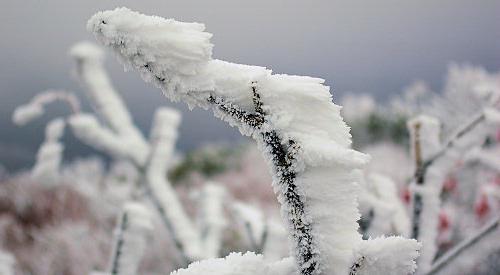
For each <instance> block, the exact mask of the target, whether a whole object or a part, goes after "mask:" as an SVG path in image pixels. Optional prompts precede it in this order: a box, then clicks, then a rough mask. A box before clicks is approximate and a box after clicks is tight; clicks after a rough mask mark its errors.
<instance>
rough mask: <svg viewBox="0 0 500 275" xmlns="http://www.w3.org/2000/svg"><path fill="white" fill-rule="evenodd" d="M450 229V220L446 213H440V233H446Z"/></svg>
mask: <svg viewBox="0 0 500 275" xmlns="http://www.w3.org/2000/svg"><path fill="white" fill-rule="evenodd" d="M448 228H450V218H449V217H448V215H446V213H445V212H443V211H441V212H439V231H440V232H441V231H446V230H447V229H448Z"/></svg>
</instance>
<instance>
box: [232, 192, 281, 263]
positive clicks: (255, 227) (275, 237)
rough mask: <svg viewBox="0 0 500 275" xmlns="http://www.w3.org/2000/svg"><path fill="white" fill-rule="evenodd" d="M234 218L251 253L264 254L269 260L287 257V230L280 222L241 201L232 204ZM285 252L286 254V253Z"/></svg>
mask: <svg viewBox="0 0 500 275" xmlns="http://www.w3.org/2000/svg"><path fill="white" fill-rule="evenodd" d="M231 210H232V212H233V216H234V217H235V219H236V221H237V222H238V224H239V226H240V227H241V228H243V229H242V230H241V231H243V232H244V233H245V240H246V242H247V244H248V247H250V248H251V251H254V252H256V253H257V254H263V255H264V257H265V258H266V259H268V260H273V261H275V260H279V259H281V258H283V257H284V256H285V255H286V250H284V248H286V247H285V246H284V243H286V241H287V240H286V230H285V228H284V227H283V225H282V222H281V221H280V220H275V219H274V217H272V216H266V215H265V214H264V213H263V211H262V209H260V208H259V207H256V206H254V205H251V204H248V203H244V202H241V201H233V202H232V203H231ZM284 252H285V253H284Z"/></svg>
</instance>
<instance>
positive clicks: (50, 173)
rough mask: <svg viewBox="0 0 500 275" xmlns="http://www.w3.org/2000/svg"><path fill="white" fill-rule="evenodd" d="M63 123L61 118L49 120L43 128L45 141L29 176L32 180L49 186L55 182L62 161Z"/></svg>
mask: <svg viewBox="0 0 500 275" xmlns="http://www.w3.org/2000/svg"><path fill="white" fill-rule="evenodd" d="M64 127H65V122H64V120H63V119H62V118H55V119H53V120H51V121H50V122H49V123H48V124H47V126H46V127H45V140H44V141H43V143H42V145H40V148H39V149H38V153H37V155H36V162H35V166H34V167H33V169H32V171H31V174H32V177H33V178H34V179H37V180H40V181H41V182H43V183H46V184H49V183H54V182H57V180H58V179H59V170H60V165H61V161H62V152H63V149H64V145H63V144H62V143H61V142H60V139H61V137H62V135H63V133H64Z"/></svg>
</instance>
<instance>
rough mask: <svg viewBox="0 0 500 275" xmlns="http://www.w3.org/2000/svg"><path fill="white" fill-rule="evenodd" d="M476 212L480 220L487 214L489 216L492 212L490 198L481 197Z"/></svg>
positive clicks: (475, 208)
mask: <svg viewBox="0 0 500 275" xmlns="http://www.w3.org/2000/svg"><path fill="white" fill-rule="evenodd" d="M474 210H475V211H476V215H477V216H478V217H479V218H483V217H484V216H486V214H488V212H490V205H489V204H488V198H487V197H486V195H484V194H483V195H481V198H480V199H479V201H478V202H477V203H476V205H475V207H474Z"/></svg>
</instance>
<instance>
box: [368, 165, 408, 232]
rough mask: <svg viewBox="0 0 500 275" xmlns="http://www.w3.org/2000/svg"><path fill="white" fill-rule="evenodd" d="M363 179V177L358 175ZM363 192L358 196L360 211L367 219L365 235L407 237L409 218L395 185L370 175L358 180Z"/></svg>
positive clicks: (377, 175)
mask: <svg viewBox="0 0 500 275" xmlns="http://www.w3.org/2000/svg"><path fill="white" fill-rule="evenodd" d="M360 176H361V177H364V176H363V175H360ZM360 183H361V187H362V190H363V192H361V194H360V199H359V200H360V210H361V213H362V214H363V216H365V217H367V221H366V222H367V223H368V224H365V226H367V227H366V228H365V230H366V232H365V233H366V235H368V236H370V237H377V236H383V235H391V234H396V235H402V236H408V235H409V232H410V218H409V217H408V214H407V213H406V209H405V207H404V205H403V203H402V201H401V200H400V198H399V194H398V191H397V189H396V185H395V183H394V182H393V181H392V180H391V179H390V178H388V177H385V176H383V175H380V174H370V175H368V177H367V179H366V180H364V179H363V180H360Z"/></svg>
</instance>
